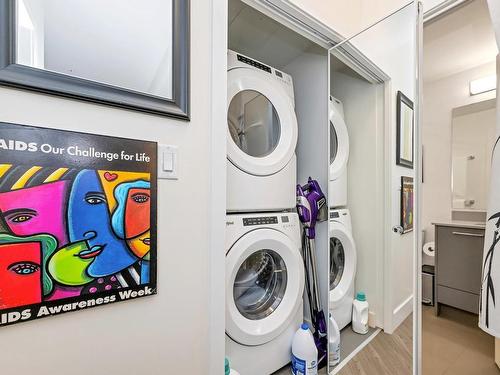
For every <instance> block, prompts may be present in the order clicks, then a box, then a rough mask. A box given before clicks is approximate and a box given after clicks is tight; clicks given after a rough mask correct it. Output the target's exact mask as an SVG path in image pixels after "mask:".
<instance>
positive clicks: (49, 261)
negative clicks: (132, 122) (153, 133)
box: [0, 122, 158, 328]
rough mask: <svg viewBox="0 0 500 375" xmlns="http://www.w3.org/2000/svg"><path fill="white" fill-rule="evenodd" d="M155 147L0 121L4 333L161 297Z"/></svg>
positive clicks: (0, 285) (0, 257)
mask: <svg viewBox="0 0 500 375" xmlns="http://www.w3.org/2000/svg"><path fill="white" fill-rule="evenodd" d="M157 149H158V145H157V144H156V143H155V142H148V141H140V140H133V139H125V138H115V137H107V136H100V135H94V134H88V133H76V132H68V131H61V130H55V129H44V128H36V127H32V126H22V125H16V124H8V123H1V122H0V328H1V327H2V326H5V325H10V324H14V323H17V322H21V321H25V320H33V319H38V318H42V317H45V316H50V315H57V314H60V313H63V312H69V311H75V310H81V309H86V308H88V307H94V306H98V305H103V304H108V303H114V302H120V301H125V300H128V299H134V298H141V297H145V296H149V295H154V294H156V279H157V275H156V173H157V172H156V171H157ZM34 163H36V164H34Z"/></svg>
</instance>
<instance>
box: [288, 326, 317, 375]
mask: <svg viewBox="0 0 500 375" xmlns="http://www.w3.org/2000/svg"><path fill="white" fill-rule="evenodd" d="M292 374H294V375H317V374H318V349H317V348H316V344H315V343H314V338H313V335H312V333H311V331H309V325H308V324H307V323H303V324H302V325H301V326H300V328H299V329H298V330H297V332H295V336H293V341H292Z"/></svg>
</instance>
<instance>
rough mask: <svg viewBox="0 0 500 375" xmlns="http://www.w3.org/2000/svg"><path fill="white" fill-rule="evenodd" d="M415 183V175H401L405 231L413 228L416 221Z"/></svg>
mask: <svg viewBox="0 0 500 375" xmlns="http://www.w3.org/2000/svg"><path fill="white" fill-rule="evenodd" d="M413 207H414V185H413V177H405V176H402V177H401V227H402V228H403V233H408V232H411V231H412V230H413V222H414V211H413Z"/></svg>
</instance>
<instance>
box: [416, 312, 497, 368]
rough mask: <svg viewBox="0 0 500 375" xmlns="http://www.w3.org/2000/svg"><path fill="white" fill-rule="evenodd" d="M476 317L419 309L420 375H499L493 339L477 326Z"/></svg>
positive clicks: (468, 314) (460, 313)
mask: <svg viewBox="0 0 500 375" xmlns="http://www.w3.org/2000/svg"><path fill="white" fill-rule="evenodd" d="M477 324H478V316H477V315H474V314H470V313H467V312H465V311H461V310H458V309H454V308H452V307H447V306H442V307H441V314H440V315H439V316H435V315H434V308H433V307H425V306H424V307H423V314H422V331H423V334H422V374H423V375H476V374H477V375H499V374H500V370H499V369H498V367H497V366H496V364H495V359H494V358H495V341H494V338H493V337H492V336H490V335H488V334H487V333H485V332H484V331H482V330H481V329H479V327H478V326H477Z"/></svg>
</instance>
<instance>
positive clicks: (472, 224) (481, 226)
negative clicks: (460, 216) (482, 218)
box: [432, 221, 486, 229]
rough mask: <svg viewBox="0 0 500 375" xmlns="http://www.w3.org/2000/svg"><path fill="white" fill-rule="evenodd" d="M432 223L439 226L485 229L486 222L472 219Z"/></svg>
mask: <svg viewBox="0 0 500 375" xmlns="http://www.w3.org/2000/svg"><path fill="white" fill-rule="evenodd" d="M432 225H436V226H441V227H455V228H470V229H485V228H486V223H479V222H472V221H437V222H433V223H432Z"/></svg>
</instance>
